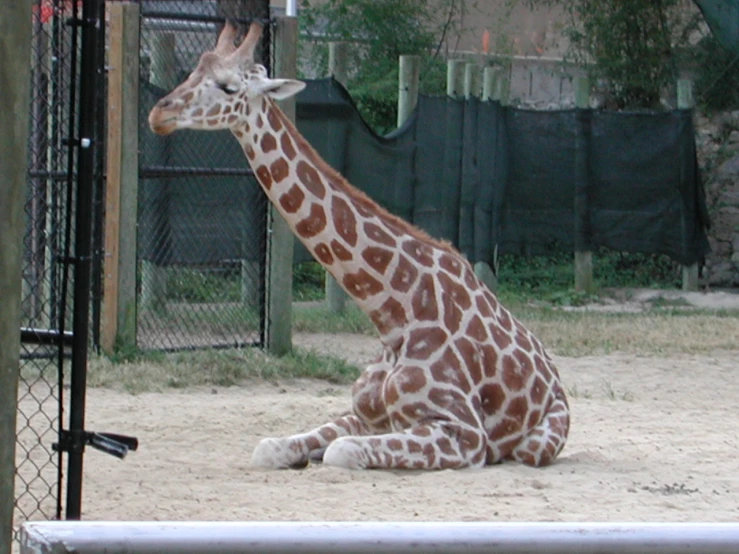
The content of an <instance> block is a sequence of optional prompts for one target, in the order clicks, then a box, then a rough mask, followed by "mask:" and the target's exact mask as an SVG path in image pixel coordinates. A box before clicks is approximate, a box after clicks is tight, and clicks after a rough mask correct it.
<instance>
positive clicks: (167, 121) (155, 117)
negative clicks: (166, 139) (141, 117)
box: [149, 104, 179, 135]
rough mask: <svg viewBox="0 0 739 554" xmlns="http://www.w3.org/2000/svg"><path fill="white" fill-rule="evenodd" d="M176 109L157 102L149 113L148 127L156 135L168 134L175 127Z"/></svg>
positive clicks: (177, 112)
mask: <svg viewBox="0 0 739 554" xmlns="http://www.w3.org/2000/svg"><path fill="white" fill-rule="evenodd" d="M178 114H179V111H178V110H173V109H167V108H165V107H162V106H160V105H159V104H157V105H156V106H154V108H152V110H151V112H150V113H149V127H150V128H151V130H152V131H154V132H155V133H156V134H157V135H168V134H170V133H172V132H173V131H175V130H176V129H177V116H178Z"/></svg>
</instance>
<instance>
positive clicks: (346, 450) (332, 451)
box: [323, 437, 367, 469]
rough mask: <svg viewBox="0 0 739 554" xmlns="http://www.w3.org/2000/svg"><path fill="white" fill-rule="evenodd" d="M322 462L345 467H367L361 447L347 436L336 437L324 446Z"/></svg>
mask: <svg viewBox="0 0 739 554" xmlns="http://www.w3.org/2000/svg"><path fill="white" fill-rule="evenodd" d="M323 463H324V464H326V465H328V466H335V467H343V468H346V469H366V467H367V461H366V456H365V454H364V451H363V449H362V447H361V446H360V445H358V444H357V443H355V442H354V441H352V440H351V439H350V438H348V437H347V438H344V439H337V440H335V441H334V442H332V443H331V444H330V445H329V446H328V448H326V452H324V454H323Z"/></svg>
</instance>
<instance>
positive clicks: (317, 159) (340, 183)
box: [268, 99, 465, 260]
mask: <svg viewBox="0 0 739 554" xmlns="http://www.w3.org/2000/svg"><path fill="white" fill-rule="evenodd" d="M268 101H269V102H270V103H271V105H272V107H273V108H275V113H277V114H278V116H279V118H280V122H281V123H282V124H283V125H284V126H285V127H287V128H288V129H289V131H290V133H291V135H292V136H293V137H295V139H296V142H297V146H298V149H299V150H300V151H301V152H302V153H303V155H304V156H306V157H308V158H310V159H311V160H312V161H313V163H315V165H316V167H317V168H318V169H319V170H320V171H321V172H322V173H323V174H324V175H325V176H326V178H327V179H328V181H329V183H330V184H331V185H333V186H335V187H336V188H338V189H340V190H343V191H344V192H345V193H346V194H347V196H349V198H350V199H351V200H353V201H354V202H355V203H356V204H357V205H359V206H362V207H365V208H366V209H369V210H370V211H372V212H373V213H376V214H377V215H378V216H379V217H380V219H382V220H383V221H386V222H388V223H390V224H391V225H393V226H394V227H398V228H400V229H402V230H403V231H404V232H405V233H407V234H408V235H410V236H411V237H413V238H414V239H416V240H419V241H421V242H424V243H426V244H429V245H430V246H435V247H436V248H439V249H440V250H444V251H445V252H449V253H450V254H454V255H456V256H458V257H459V258H460V259H462V260H465V258H464V257H463V256H462V255H461V254H460V252H459V251H458V250H457V249H456V248H454V246H453V245H452V244H451V243H450V242H449V241H446V240H439V239H436V238H434V237H432V236H431V235H429V234H428V233H426V232H425V231H423V230H422V229H419V228H418V227H416V226H415V225H413V224H411V223H408V222H407V221H405V220H404V219H402V218H400V217H398V216H397V215H395V214H392V213H390V212H389V211H388V210H387V209H385V208H384V207H382V206H381V205H380V204H378V203H377V202H375V201H374V200H372V198H370V197H369V196H367V194H366V193H364V192H363V191H361V190H359V189H358V188H357V187H355V186H354V185H352V184H351V183H350V182H349V181H347V179H346V178H345V177H344V176H343V175H342V174H341V173H339V172H338V171H337V170H336V169H334V168H333V167H331V165H329V164H328V162H326V160H324V159H323V157H321V155H320V154H319V153H318V152H317V151H316V150H315V148H313V146H311V144H310V143H309V142H308V141H307V140H306V139H305V137H303V135H302V134H301V133H300V131H298V129H297V128H296V127H295V124H294V123H293V122H292V121H291V120H290V119H289V118H288V117H287V116H286V115H285V113H284V112H283V111H282V110H281V109H279V107H278V106H277V104H276V103H275V101H274V100H272V99H268Z"/></svg>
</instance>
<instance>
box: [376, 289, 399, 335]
mask: <svg viewBox="0 0 739 554" xmlns="http://www.w3.org/2000/svg"><path fill="white" fill-rule="evenodd" d="M369 315H370V319H371V320H372V322H373V323H374V324H375V327H377V330H378V331H379V332H380V333H381V334H383V335H386V334H387V333H389V332H390V331H392V330H393V329H396V328H398V327H405V326H406V325H408V317H407V315H406V313H405V309H404V308H403V305H402V304H401V303H400V302H398V301H397V300H396V299H395V298H392V297H391V298H388V299H387V300H385V302H383V304H382V306H380V307H379V308H378V309H377V310H373V311H372V312H370V314H369Z"/></svg>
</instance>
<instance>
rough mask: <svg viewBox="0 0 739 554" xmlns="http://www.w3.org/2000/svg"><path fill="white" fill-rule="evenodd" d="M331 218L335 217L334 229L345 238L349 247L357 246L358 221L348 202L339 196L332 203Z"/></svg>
mask: <svg viewBox="0 0 739 554" xmlns="http://www.w3.org/2000/svg"><path fill="white" fill-rule="evenodd" d="M331 216H332V217H333V220H334V228H335V229H336V232H337V233H338V235H339V236H340V237H341V238H343V239H344V240H345V241H346V243H347V244H348V245H349V246H356V245H357V220H356V218H355V217H354V212H353V211H352V209H351V208H350V207H349V204H347V202H346V200H344V199H343V198H341V197H339V196H334V198H333V200H332V201H331Z"/></svg>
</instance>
